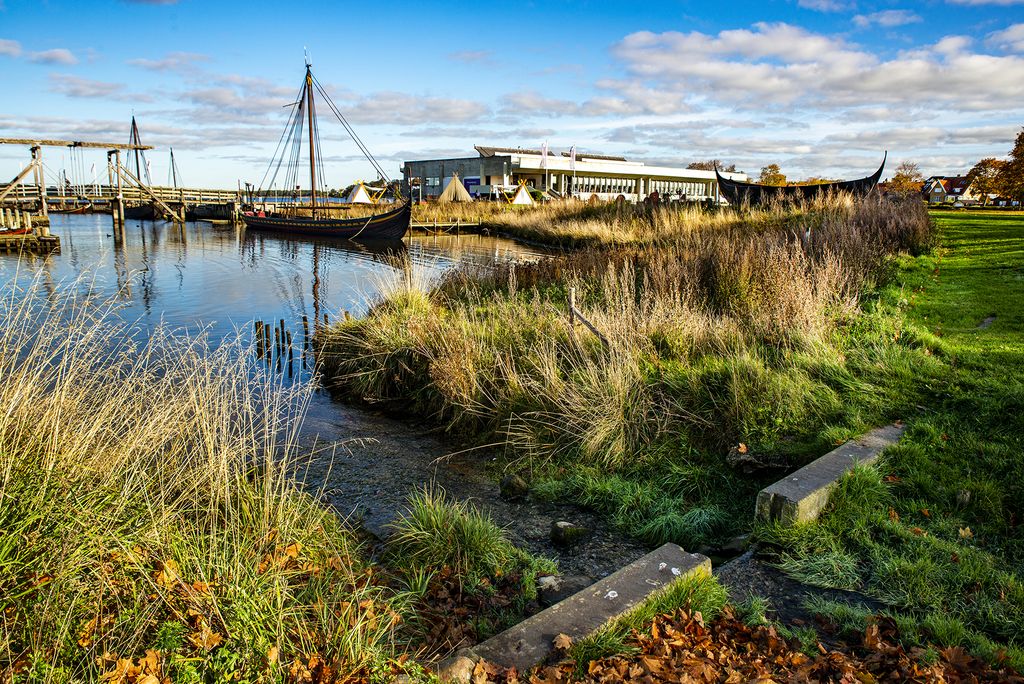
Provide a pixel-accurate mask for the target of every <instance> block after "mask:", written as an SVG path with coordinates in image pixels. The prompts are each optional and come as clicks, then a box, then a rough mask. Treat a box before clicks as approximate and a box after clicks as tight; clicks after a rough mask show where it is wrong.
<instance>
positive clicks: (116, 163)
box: [0, 138, 242, 225]
mask: <svg viewBox="0 0 1024 684" xmlns="http://www.w3.org/2000/svg"><path fill="white" fill-rule="evenodd" d="M0 144H8V145H26V146H28V147H29V151H30V153H31V161H29V163H28V165H27V166H26V167H25V168H24V169H23V170H22V171H21V173H19V174H18V175H17V176H15V177H14V179H13V180H12V181H11V182H10V183H6V184H0V208H2V207H11V208H15V209H24V208H26V207H32V208H34V209H35V210H36V212H37V214H36V216H35V217H34V219H33V220H34V223H35V224H37V225H38V224H42V223H48V221H49V219H48V216H47V215H48V214H49V212H50V210H51V209H54V210H62V211H70V210H75V209H81V210H85V208H86V207H89V208H91V209H93V210H99V211H109V212H110V214H111V216H112V217H113V220H114V224H115V225H124V218H125V204H126V203H127V204H129V205H132V204H135V205H141V204H151V205H153V207H154V209H155V210H156V214H158V215H162V216H163V217H164V218H167V219H169V220H173V221H184V220H185V213H186V208H187V207H195V206H200V205H224V204H230V205H232V210H231V214H232V215H233V214H234V212H235V211H237V208H238V206H239V205H240V204H241V199H242V196H241V195H242V193H241V192H240V191H236V190H217V189H210V188H169V187H159V186H152V185H149V184H147V183H144V182H143V181H142V180H140V179H139V178H138V177H137V176H136V175H135V174H133V173H132V172H131V171H129V170H128V169H127V168H126V167H125V166H124V164H122V163H121V152H122V150H130V151H138V150H150V149H153V148H152V147H150V146H148V145H135V144H127V145H124V144H120V143H105V142H91V141H78V140H50V139H43V138H0ZM43 147H68V148H70V149H72V150H74V149H79V148H93V149H105V150H107V183H106V184H104V185H100V184H98V183H91V184H87V185H71V184H68V185H60V184H58V185H47V183H46V178H45V173H44V167H43V158H42V150H43ZM30 176H31V179H30Z"/></svg>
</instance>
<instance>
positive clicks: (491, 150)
mask: <svg viewBox="0 0 1024 684" xmlns="http://www.w3.org/2000/svg"><path fill="white" fill-rule="evenodd" d="M473 149H475V150H476V151H477V152H479V153H480V156H481V157H493V156H494V155H496V154H529V155H533V156H535V157H541V156H543V155H544V151H543V150H531V149H525V148H522V147H489V146H487V145H474V146H473ZM548 154H549V155H551V156H556V155H558V154H561V156H563V157H569V156H571V152H569V151H565V152H561V153H558V152H554V151H550V150H549V151H548ZM576 159H578V160H582V159H600V160H602V161H621V162H624V161H627V159H626V158H625V157H616V156H613V155H607V154H590V153H589V152H576Z"/></svg>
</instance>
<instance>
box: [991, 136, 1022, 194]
mask: <svg viewBox="0 0 1024 684" xmlns="http://www.w3.org/2000/svg"><path fill="white" fill-rule="evenodd" d="M996 183H997V185H998V187H999V190H998V191H999V192H1000V193H1002V194H1004V195H1006V196H1007V197H1009V198H1010V199H1015V200H1020V201H1024V128H1022V129H1021V131H1020V133H1018V134H1017V140H1016V141H1015V142H1014V143H1013V149H1012V150H1010V158H1009V159H1008V160H1007V161H1006V162H1004V163H1003V166H1002V168H1000V169H999V175H998V176H997V177H996Z"/></svg>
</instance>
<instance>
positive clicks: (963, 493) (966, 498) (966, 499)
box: [956, 489, 971, 508]
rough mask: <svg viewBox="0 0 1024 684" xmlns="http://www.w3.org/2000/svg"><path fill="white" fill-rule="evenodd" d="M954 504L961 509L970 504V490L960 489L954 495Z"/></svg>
mask: <svg viewBox="0 0 1024 684" xmlns="http://www.w3.org/2000/svg"><path fill="white" fill-rule="evenodd" d="M956 502H957V504H959V505H960V507H961V508H966V507H967V506H968V505H970V503H971V490H969V489H961V490H960V491H958V492H957V493H956Z"/></svg>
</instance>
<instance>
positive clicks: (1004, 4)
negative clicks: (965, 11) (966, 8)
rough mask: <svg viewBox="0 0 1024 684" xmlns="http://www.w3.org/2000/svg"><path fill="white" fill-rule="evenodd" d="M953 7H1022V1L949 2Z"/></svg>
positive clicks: (953, 0) (961, 0) (982, 0)
mask: <svg viewBox="0 0 1024 684" xmlns="http://www.w3.org/2000/svg"><path fill="white" fill-rule="evenodd" d="M949 1H950V2H951V3H953V4H954V5H970V6H972V7H976V6H979V5H995V6H997V7H1009V6H1011V5H1024V0H949Z"/></svg>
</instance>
